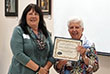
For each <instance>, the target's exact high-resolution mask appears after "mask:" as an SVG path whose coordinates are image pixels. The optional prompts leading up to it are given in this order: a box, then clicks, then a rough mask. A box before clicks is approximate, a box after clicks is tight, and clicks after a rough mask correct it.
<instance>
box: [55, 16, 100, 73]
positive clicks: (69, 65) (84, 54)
mask: <svg viewBox="0 0 110 74" xmlns="http://www.w3.org/2000/svg"><path fill="white" fill-rule="evenodd" d="M68 31H69V34H70V36H71V38H72V39H77V40H82V45H81V46H78V47H77V51H78V52H79V53H80V58H79V60H78V61H68V60H61V59H57V62H56V63H55V65H54V68H55V70H56V71H57V72H58V73H59V74H93V72H96V71H97V70H98V69H99V63H98V57H97V54H96V50H95V46H94V44H91V43H90V42H89V41H88V40H87V38H86V37H85V36H84V35H83V31H84V27H83V22H82V20H81V19H79V18H75V19H71V20H69V22H68ZM68 51H69V50H68Z"/></svg>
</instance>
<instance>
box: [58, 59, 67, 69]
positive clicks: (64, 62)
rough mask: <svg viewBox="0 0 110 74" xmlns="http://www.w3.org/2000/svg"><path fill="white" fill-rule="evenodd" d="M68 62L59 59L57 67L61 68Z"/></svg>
mask: <svg viewBox="0 0 110 74" xmlns="http://www.w3.org/2000/svg"><path fill="white" fill-rule="evenodd" d="M66 63H67V60H59V61H58V64H57V68H58V69H61V68H62V67H63V66H64V65H65V64H66Z"/></svg>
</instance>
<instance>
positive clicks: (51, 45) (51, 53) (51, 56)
mask: <svg viewBox="0 0 110 74" xmlns="http://www.w3.org/2000/svg"><path fill="white" fill-rule="evenodd" d="M48 40H49V45H50V51H49V56H48V57H49V58H48V61H50V62H51V63H52V64H54V63H55V62H56V60H55V58H54V57H53V44H52V40H51V38H50V36H49V37H48Z"/></svg>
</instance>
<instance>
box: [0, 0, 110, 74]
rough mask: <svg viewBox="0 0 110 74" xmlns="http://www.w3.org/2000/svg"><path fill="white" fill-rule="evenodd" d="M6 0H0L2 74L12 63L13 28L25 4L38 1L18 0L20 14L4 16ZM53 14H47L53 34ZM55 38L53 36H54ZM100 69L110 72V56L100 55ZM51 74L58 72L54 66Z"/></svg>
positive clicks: (46, 18)
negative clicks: (11, 39) (11, 42)
mask: <svg viewBox="0 0 110 74" xmlns="http://www.w3.org/2000/svg"><path fill="white" fill-rule="evenodd" d="M4 1H5V0H0V3H1V4H0V74H7V71H8V68H9V65H10V63H11V58H12V53H11V50H10V38H11V35H12V32H13V28H14V27H15V26H16V25H17V24H18V20H19V19H20V16H21V13H22V11H23V9H24V8H25V6H26V5H27V4H28V3H30V2H32V3H36V0H26V1H25V0H24V1H22V0H18V1H19V8H18V10H19V14H18V15H19V16H18V17H5V16H4V13H5V12H4ZM53 14H55V13H52V16H51V17H48V16H45V20H46V23H47V27H48V29H49V31H50V32H52V35H53V30H54V29H53V25H54V24H53V17H54V16H53ZM52 38H53V37H52ZM99 60H100V69H99V70H98V71H97V72H96V73H95V74H104V73H106V74H109V73H110V64H109V62H110V57H107V56H99ZM50 74H57V73H56V72H55V71H54V69H53V68H51V72H50Z"/></svg>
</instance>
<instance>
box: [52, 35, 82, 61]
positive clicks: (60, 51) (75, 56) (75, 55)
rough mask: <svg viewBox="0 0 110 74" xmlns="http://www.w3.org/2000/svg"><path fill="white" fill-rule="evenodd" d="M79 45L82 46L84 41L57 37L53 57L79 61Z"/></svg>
mask: <svg viewBox="0 0 110 74" xmlns="http://www.w3.org/2000/svg"><path fill="white" fill-rule="evenodd" d="M78 45H82V40H75V39H72V38H64V37H55V39H54V51H53V57H54V58H56V59H65V60H72V61H78V60H79V56H80V53H79V52H77V49H76V47H77V46H78Z"/></svg>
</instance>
